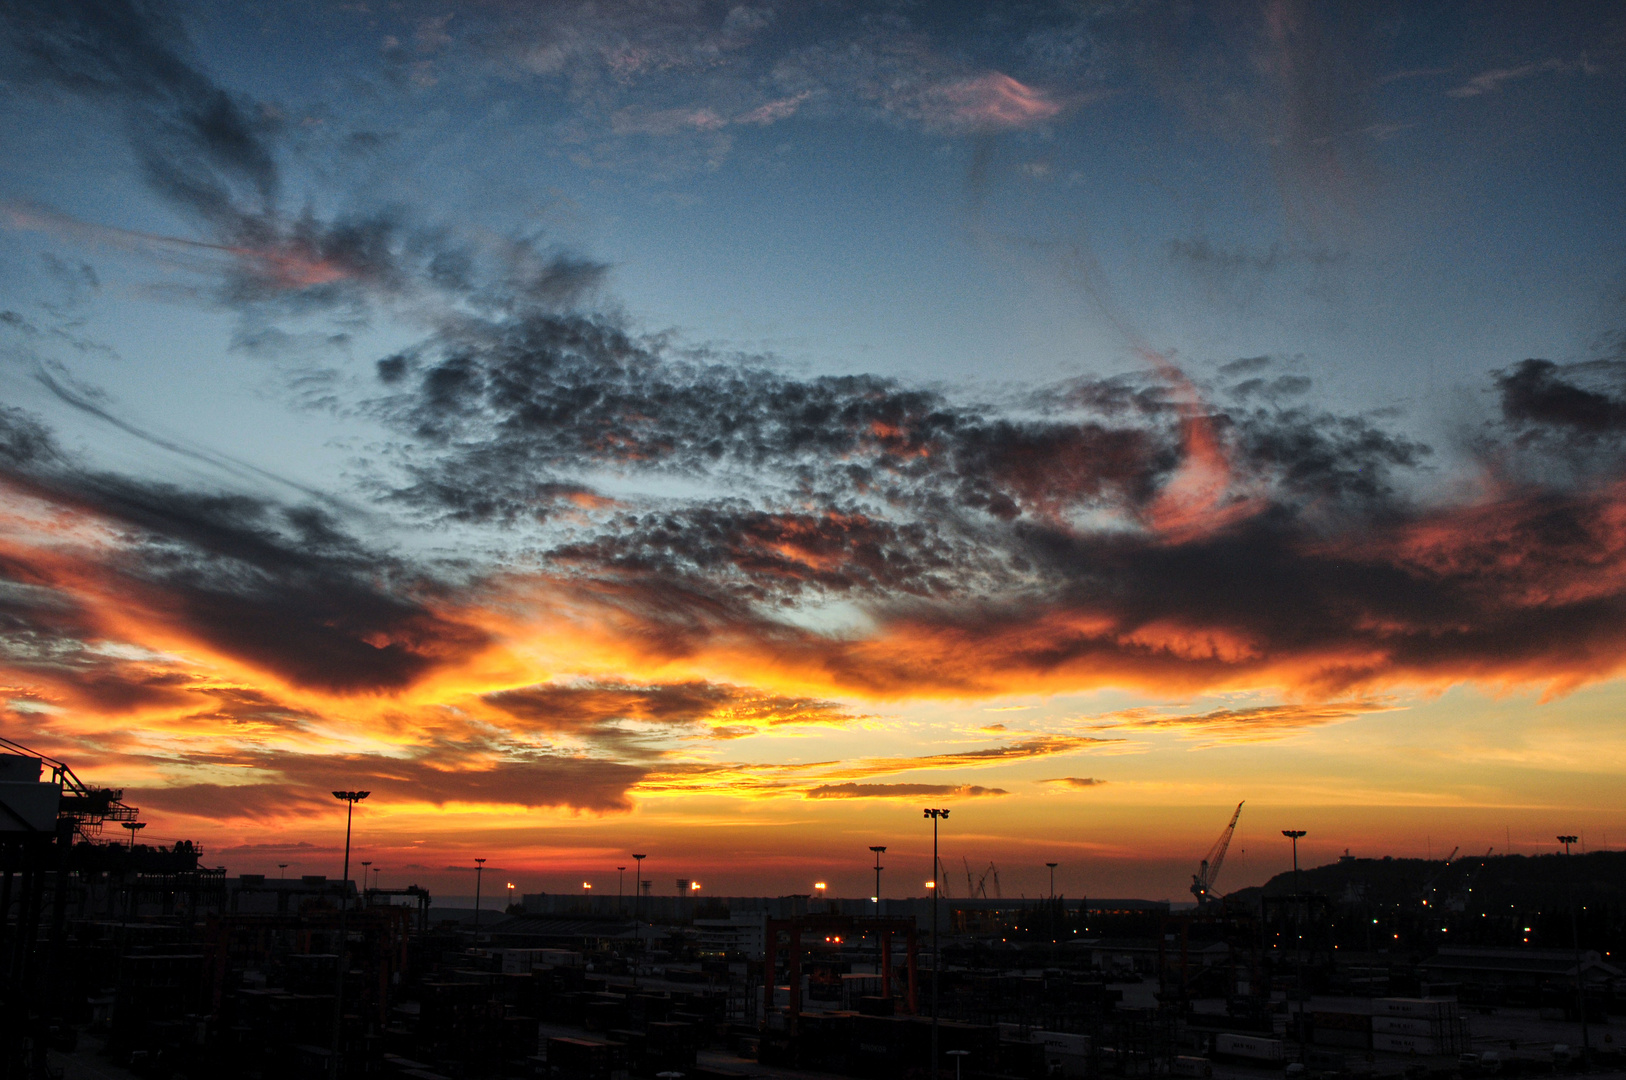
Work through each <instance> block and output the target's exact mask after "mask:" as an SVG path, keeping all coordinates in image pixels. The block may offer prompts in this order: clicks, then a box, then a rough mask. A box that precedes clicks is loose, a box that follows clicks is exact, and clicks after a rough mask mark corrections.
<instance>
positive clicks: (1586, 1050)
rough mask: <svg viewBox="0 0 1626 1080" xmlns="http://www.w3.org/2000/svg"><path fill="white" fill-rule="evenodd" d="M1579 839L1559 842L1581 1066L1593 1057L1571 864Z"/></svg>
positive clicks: (1575, 837) (1573, 872)
mask: <svg viewBox="0 0 1626 1080" xmlns="http://www.w3.org/2000/svg"><path fill="white" fill-rule="evenodd" d="M1579 839H1580V837H1578V836H1560V837H1559V838H1558V842H1559V843H1560V844H1563V845H1564V865H1565V866H1566V867H1567V868H1568V869H1569V896H1570V943H1571V944H1572V945H1573V946H1574V947H1575V1004H1576V1006H1577V1007H1579V1008H1580V1010H1581V1064H1582V1065H1585V1064H1586V1063H1587V1061H1588V1060H1589V1059H1590V1058H1591V1057H1592V1039H1591V1034H1590V1033H1589V1032H1588V1031H1587V1026H1586V983H1585V982H1583V981H1582V979H1581V926H1580V923H1579V922H1577V921H1576V918H1575V864H1574V863H1572V862H1570V845H1571V844H1573V843H1575V842H1576V841H1577V840H1579Z"/></svg>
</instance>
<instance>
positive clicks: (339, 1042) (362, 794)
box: [330, 791, 372, 1080]
mask: <svg viewBox="0 0 1626 1080" xmlns="http://www.w3.org/2000/svg"><path fill="white" fill-rule="evenodd" d="M371 794H372V792H370V791H335V792H334V793H333V797H334V798H335V799H339V800H341V801H343V802H344V804H345V806H344V876H343V878H341V879H340V881H339V947H338V948H337V949H336V950H334V951H335V952H337V953H338V954H339V955H338V956H337V957H336V958H335V959H336V961H337V963H336V965H335V966H337V968H338V971H336V972H335V973H334V976H333V1060H332V1063H331V1065H330V1068H331V1070H332V1076H333V1080H339V1078H340V1077H341V1076H343V1075H344V976H345V972H347V971H348V970H349V969H350V962H349V960H348V958H347V957H346V955H345V954H346V952H347V948H348V946H349V944H350V933H349V928H348V927H347V926H346V919H347V916H348V915H349V914H350V897H348V896H346V895H345V893H346V892H347V891H348V890H349V888H350V823H351V821H352V819H354V817H355V814H356V804H357V803H359V802H360V801H361V800H363V799H365V798H366V797H367V796H369V795H371Z"/></svg>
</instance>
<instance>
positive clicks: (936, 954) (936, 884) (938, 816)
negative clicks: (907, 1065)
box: [923, 809, 949, 1080]
mask: <svg viewBox="0 0 1626 1080" xmlns="http://www.w3.org/2000/svg"><path fill="white" fill-rule="evenodd" d="M923 813H924V816H926V817H928V818H931V821H932V882H931V886H932V1071H931V1073H930V1076H931V1077H932V1080H937V984H938V983H939V982H941V981H942V973H943V953H942V950H941V949H939V947H938V944H937V894H938V893H940V892H942V891H943V890H942V884H943V883H942V882H941V881H938V880H937V868H938V866H939V860H938V858H937V823H938V822H939V821H942V820H944V819H946V818H947V817H948V816H949V812H948V811H947V810H938V809H927V810H925V811H924V812H923Z"/></svg>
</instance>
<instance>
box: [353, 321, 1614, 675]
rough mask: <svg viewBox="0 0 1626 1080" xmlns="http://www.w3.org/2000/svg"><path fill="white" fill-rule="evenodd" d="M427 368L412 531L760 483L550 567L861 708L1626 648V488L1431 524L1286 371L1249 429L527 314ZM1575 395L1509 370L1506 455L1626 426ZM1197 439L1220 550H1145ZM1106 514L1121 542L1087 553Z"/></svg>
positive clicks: (629, 608)
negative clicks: (693, 487)
mask: <svg viewBox="0 0 1626 1080" xmlns="http://www.w3.org/2000/svg"><path fill="white" fill-rule="evenodd" d="M434 348H436V349H440V350H443V351H442V352H441V353H440V354H439V355H436V354H435V353H434V352H432V351H425V352H422V353H420V354H419V355H417V356H416V357H415V358H414V361H413V368H412V372H413V373H412V376H411V378H410V379H407V378H403V379H401V380H399V381H397V382H396V383H394V384H393V386H394V387H404V389H402V390H400V392H398V393H397V394H395V395H394V396H392V397H390V398H388V399H385V401H384V402H383V403H382V404H381V405H380V410H381V415H383V416H384V417H385V418H386V419H389V420H391V421H392V422H395V423H399V424H401V425H403V426H405V427H409V428H410V430H412V431H413V432H415V433H416V434H417V435H418V436H419V437H420V438H421V439H423V440H424V442H423V446H424V449H425V451H426V454H427V456H426V457H424V458H422V459H420V463H419V470H420V476H421V477H422V478H424V482H422V483H420V484H419V485H418V486H416V487H414V488H412V489H410V490H408V491H407V492H405V493H404V497H406V498H408V499H411V500H414V501H416V502H418V503H419V504H420V505H423V506H425V507H428V508H430V509H434V508H435V506H436V501H437V500H438V499H441V498H442V493H444V494H446V495H449V496H450V497H449V498H447V499H445V501H444V502H443V504H442V508H443V509H448V510H453V511H457V512H465V511H466V509H467V507H468V506H469V505H471V502H472V501H475V500H483V504H484V505H487V506H506V507H507V509H506V510H505V511H504V512H502V513H500V514H497V513H493V514H491V515H490V516H493V517H503V518H505V519H508V520H517V519H518V518H519V517H521V516H523V515H524V514H526V513H527V512H534V505H535V502H534V491H535V489H536V485H537V484H538V483H539V482H540V481H539V479H538V478H539V477H545V476H547V475H549V474H550V473H552V472H560V473H566V474H569V473H577V472H580V471H584V470H603V469H614V470H617V471H620V472H623V473H638V472H647V473H653V474H656V475H660V474H663V473H665V474H680V475H687V476H695V477H704V478H710V479H712V480H716V481H721V482H726V483H730V484H735V485H740V484H744V485H747V486H752V485H757V488H756V490H757V494H756V495H755V496H754V497H753V498H752V499H750V500H747V499H745V498H741V499H737V500H730V501H717V500H696V499H672V500H666V501H665V502H664V505H662V506H661V507H659V508H657V509H647V508H636V509H613V508H612V509H609V510H606V511H605V512H603V513H599V514H596V515H592V516H591V517H590V520H588V521H587V522H586V523H585V524H579V525H578V526H577V527H576V531H577V532H578V533H580V534H582V535H581V536H580V537H579V538H578V539H575V540H572V541H570V542H567V543H565V544H562V545H560V546H558V547H556V548H555V549H554V550H553V552H552V556H553V559H554V565H555V567H556V568H558V569H559V570H561V571H564V572H567V573H568V574H569V575H572V576H573V577H574V578H575V579H576V580H577V581H579V582H581V583H582V587H583V589H584V590H585V592H586V594H588V595H593V596H596V597H597V598H598V599H599V600H601V601H602V602H603V603H605V604H607V605H609V606H611V607H614V608H616V609H618V610H620V611H621V612H623V613H630V614H631V615H632V616H633V617H634V619H635V620H636V621H635V625H636V626H637V627H638V630H637V631H636V633H637V636H638V638H639V640H640V641H641V642H642V643H643V646H644V647H647V648H649V649H650V650H651V651H652V652H653V653H655V654H664V655H669V656H676V655H684V654H687V653H689V652H692V651H694V650H698V649H704V648H706V647H708V646H709V645H712V644H715V643H716V642H718V641H724V640H726V641H730V642H734V641H751V642H755V643H757V644H758V646H760V647H761V648H763V649H765V650H767V651H769V652H771V653H772V655H774V656H775V657H776V659H777V660H779V661H782V662H786V663H788V664H790V665H791V666H792V667H797V668H802V669H807V670H817V671H819V672H821V673H823V676H824V677H826V678H830V679H832V680H834V682H835V683H836V684H838V685H842V686H847V687H851V688H855V689H859V690H862V691H864V692H872V693H902V692H907V691H908V690H910V689H918V688H920V687H922V686H935V687H946V688H952V689H956V690H964V691H987V690H991V689H993V688H995V687H997V686H1003V685H1005V684H1006V683H1007V682H1011V681H1019V680H1020V679H1021V678H1023V677H1034V676H1037V677H1040V678H1047V679H1048V678H1055V679H1058V680H1060V681H1061V682H1063V683H1066V682H1068V681H1076V680H1078V679H1084V680H1091V679H1101V678H1130V679H1132V680H1135V681H1145V682H1166V683H1167V684H1169V685H1176V686H1189V687H1195V686H1202V685H1215V684H1220V683H1225V682H1227V681H1229V680H1233V679H1244V680H1258V679H1271V678H1285V679H1287V681H1289V682H1291V683H1293V684H1296V685H1303V686H1308V687H1314V688H1316V691H1317V692H1331V691H1335V690H1337V689H1339V688H1342V687H1346V686H1355V685H1360V684H1363V683H1367V682H1370V681H1372V680H1380V681H1381V680H1382V679H1384V678H1388V677H1393V676H1395V675H1397V674H1400V673H1404V675H1405V677H1408V678H1421V679H1431V678H1445V679H1450V678H1455V677H1492V673H1495V672H1504V673H1510V674H1511V673H1521V674H1518V675H1517V677H1521V678H1522V677H1526V676H1527V675H1528V674H1529V673H1534V672H1545V673H1546V677H1547V678H1552V679H1558V680H1560V681H1563V680H1566V679H1569V678H1571V677H1578V678H1586V677H1590V675H1588V674H1586V673H1587V672H1596V671H1602V670H1606V669H1608V668H1609V667H1610V666H1611V665H1612V664H1613V663H1615V659H1614V658H1615V657H1617V656H1619V655H1620V649H1621V647H1622V644H1623V641H1626V636H1623V632H1622V631H1621V630H1620V629H1619V627H1620V626H1621V625H1626V624H1623V622H1622V615H1623V614H1626V595H1622V594H1621V592H1620V590H1616V589H1614V588H1613V587H1612V586H1610V585H1609V584H1608V582H1610V581H1612V580H1613V577H1612V575H1613V573H1614V568H1615V567H1616V566H1617V564H1618V563H1620V561H1621V560H1622V558H1623V555H1622V552H1620V551H1619V550H1617V545H1615V544H1614V543H1613V542H1612V541H1611V540H1610V536H1611V533H1610V531H1609V528H1608V522H1609V520H1611V519H1610V514H1611V513H1612V512H1613V509H1612V508H1613V507H1614V505H1615V502H1616V495H1615V493H1614V491H1613V489H1611V488H1602V489H1599V488H1588V489H1577V490H1569V491H1563V490H1549V489H1546V488H1543V487H1541V486H1535V487H1530V488H1527V489H1524V490H1516V491H1508V492H1505V493H1504V494H1503V495H1501V496H1500V497H1498V498H1497V499H1496V500H1493V501H1491V502H1489V503H1486V504H1484V505H1481V506H1475V507H1455V508H1442V509H1428V508H1425V507H1421V506H1418V505H1414V504H1413V503H1412V502H1411V501H1410V498H1409V496H1408V495H1407V491H1408V490H1409V489H1410V488H1411V487H1412V486H1413V484H1414V483H1415V481H1416V479H1417V478H1418V476H1419V475H1420V474H1421V471H1422V470H1423V469H1424V468H1425V467H1426V466H1427V463H1428V461H1429V460H1430V452H1429V448H1428V447H1427V446H1425V445H1423V444H1420V443H1418V442H1416V441H1414V440H1411V439H1408V438H1405V437H1403V436H1400V435H1397V434H1395V433H1393V432H1390V431H1387V430H1385V429H1384V427H1383V426H1382V425H1381V424H1379V423H1378V422H1376V421H1374V420H1372V419H1370V418H1365V417H1352V416H1339V415H1335V414H1330V413H1327V412H1324V411H1320V410H1316V409H1312V408H1309V407H1304V406H1298V405H1283V404H1269V403H1268V402H1270V401H1272V399H1277V400H1279V399H1283V398H1292V397H1296V396H1297V395H1298V392H1299V391H1300V390H1301V389H1302V387H1300V386H1299V385H1298V384H1297V383H1287V384H1281V383H1282V380H1283V379H1291V378H1292V377H1291V376H1280V377H1277V378H1275V379H1273V380H1271V381H1270V382H1269V383H1268V384H1266V386H1264V387H1261V388H1257V389H1249V390H1248V391H1247V392H1245V393H1242V394H1240V395H1239V396H1240V397H1242V398H1243V399H1244V400H1245V401H1246V402H1259V403H1258V404H1248V405H1247V406H1246V407H1242V408H1220V407H1216V406H1212V405H1208V406H1201V407H1200V408H1198V409H1196V410H1195V411H1194V410H1193V409H1192V408H1191V407H1186V408H1185V409H1184V410H1182V409H1178V408H1175V407H1174V406H1173V405H1172V404H1170V405H1168V406H1167V407H1165V406H1164V405H1163V404H1162V403H1163V402H1165V401H1168V400H1169V398H1167V397H1159V396H1147V395H1146V392H1145V391H1144V389H1135V388H1134V387H1133V384H1132V383H1117V384H1113V383H1111V382H1106V383H1103V382H1092V383H1087V384H1068V385H1065V386H1061V387H1057V388H1053V389H1052V390H1051V391H1049V392H1048V394H1049V398H1048V400H1049V402H1050V406H1049V408H1048V409H1047V410H1044V411H1042V412H1041V413H1040V415H1039V416H1037V417H1029V418H1025V419H1024V418H1017V417H1010V416H1006V415H1002V414H1001V413H1000V412H999V411H998V410H997V409H995V408H993V407H990V406H972V405H966V404H961V403H956V402H954V401H953V400H952V399H951V398H950V397H948V396H945V395H944V394H941V393H938V392H928V391H924V390H917V389H912V388H909V387H907V386H903V385H900V384H897V383H894V382H891V381H887V380H882V379H875V378H843V379H797V378H793V377H791V376H789V375H786V374H784V373H783V372H780V371H778V370H777V369H774V368H772V367H770V366H767V365H764V364H757V363H752V362H746V361H736V362H731V363H723V362H720V361H716V360H713V359H708V358H705V357H695V356H685V355H673V354H671V353H670V352H669V351H668V350H667V349H665V348H664V347H662V346H660V345H659V344H658V343H656V344H652V343H648V342H644V341H640V340H635V339H633V338H630V337H628V336H627V335H625V334H624V333H622V332H621V331H619V330H617V329H616V328H614V327H613V326H609V325H606V324H603V323H601V322H597V321H594V320H590V319H569V320H565V319H556V318H548V319H525V320H519V321H518V322H517V323H511V324H506V325H498V326H494V327H488V328H487V329H485V330H483V331H482V332H481V333H479V334H467V335H465V336H463V337H461V338H460V339H458V340H455V341H447V342H441V343H437V344H436V345H435V346H434ZM1264 366H1265V364H1264V362H1263V361H1262V360H1260V359H1258V358H1252V359H1249V360H1246V361H1239V362H1236V363H1233V364H1232V365H1229V369H1230V370H1229V371H1228V372H1227V374H1241V373H1249V372H1255V371H1260V370H1262V369H1263V368H1264ZM1560 374H1561V373H1555V372H1554V371H1553V370H1551V369H1550V368H1546V367H1541V366H1539V365H1537V366H1531V365H1523V366H1521V367H1520V368H1519V369H1517V370H1516V371H1515V372H1514V373H1512V374H1510V375H1504V376H1502V380H1501V386H1502V388H1503V393H1504V401H1505V402H1509V403H1511V404H1509V406H1508V409H1507V416H1508V422H1509V424H1510V425H1512V430H1513V431H1514V433H1515V434H1516V433H1517V430H1518V428H1519V425H1521V424H1528V423H1531V422H1533V418H1539V419H1541V420H1543V421H1544V422H1548V425H1549V426H1551V425H1552V424H1558V425H1560V426H1563V425H1568V426H1569V427H1578V428H1581V429H1583V430H1588V431H1595V430H1606V429H1607V428H1608V426H1609V425H1610V424H1611V423H1613V422H1614V421H1613V419H1612V418H1613V415H1614V414H1613V411H1612V410H1613V409H1614V408H1615V406H1614V405H1613V404H1612V402H1613V400H1614V399H1613V398H1612V397H1611V396H1610V395H1609V394H1608V393H1606V392H1605V391H1602V390H1586V391H1580V390H1577V388H1576V387H1574V386H1572V385H1571V384H1570V383H1569V382H1566V381H1564V380H1563V379H1561V378H1560ZM1260 377H1261V378H1263V376H1260ZM1278 384H1281V385H1278ZM1267 389H1268V390H1269V392H1266V391H1267ZM1034 400H1035V399H1034V398H1033V397H1032V396H1030V397H1029V398H1026V399H1024V401H1025V402H1026V404H1027V405H1028V406H1030V407H1031V406H1032V405H1033V402H1034ZM1085 402H1088V403H1091V404H1096V403H1098V404H1099V407H1098V408H1094V409H1090V408H1089V407H1088V406H1086V405H1085V404H1083V403H1085ZM1137 402H1138V403H1140V404H1137ZM1197 423H1200V424H1201V426H1202V430H1203V431H1205V432H1207V433H1208V436H1207V437H1209V438H1211V439H1212V440H1214V441H1215V442H1216V452H1217V453H1218V454H1219V456H1220V459H1221V461H1222V463H1223V466H1224V468H1225V469H1226V470H1227V472H1226V475H1225V477H1224V479H1223V482H1224V483H1225V484H1226V485H1227V486H1228V488H1229V489H1230V490H1231V491H1232V492H1233V493H1234V494H1233V495H1232V496H1231V497H1230V501H1229V502H1224V503H1216V504H1215V506H1214V509H1213V511H1212V513H1213V515H1214V521H1213V524H1212V525H1211V526H1210V527H1206V528H1200V529H1198V530H1196V531H1195V532H1193V533H1191V534H1190V535H1183V536H1180V537H1174V538H1171V537H1168V536H1162V535H1159V534H1158V533H1157V532H1156V530H1155V529H1153V530H1150V531H1148V529H1147V527H1146V525H1147V522H1149V521H1152V520H1154V519H1155V513H1154V510H1155V507H1156V506H1157V505H1158V504H1159V502H1160V500H1162V499H1164V498H1166V497H1167V495H1168V493H1169V492H1170V491H1171V490H1177V489H1178V487H1179V483H1180V479H1181V477H1182V475H1183V472H1182V470H1184V469H1186V468H1188V467H1189V463H1190V461H1191V451H1190V448H1189V445H1190V444H1185V445H1183V440H1184V439H1188V438H1190V435H1189V431H1190V426H1191V425H1192V424H1197ZM431 477H432V478H434V480H435V483H434V484H430V483H428V482H427V481H428V478H431ZM515 478H520V479H521V480H522V483H521V484H519V485H516V484H515V483H514V480H515ZM776 490H777V491H779V492H782V493H783V494H779V495H776V494H775V491H776ZM778 500H782V501H783V502H784V504H785V505H784V507H783V508H782V509H775V508H773V507H774V503H775V502H776V501H778ZM793 507H794V508H793ZM1228 507H1229V508H1231V509H1227V508H1228ZM1089 514H1105V515H1109V516H1114V515H1115V516H1116V517H1117V519H1118V521H1119V522H1120V525H1119V526H1118V527H1116V528H1093V527H1089V526H1088V525H1085V524H1082V523H1081V519H1080V517H1079V515H1089ZM1228 515H1229V516H1228ZM817 595H830V596H845V597H849V598H851V599H854V600H856V601H858V602H859V603H861V604H862V605H863V606H864V608H865V610H866V611H868V612H869V613H870V614H871V615H872V616H873V617H874V618H876V619H877V620H878V628H877V631H876V634H875V636H874V637H870V638H862V639H839V638H832V637H829V636H826V635H822V634H817V633H813V632H810V631H805V630H801V629H797V628H795V627H794V626H793V625H792V624H791V623H788V622H786V621H785V616H786V614H788V611H789V608H788V607H787V605H792V604H794V603H795V602H796V601H797V600H799V599H802V598H808V597H812V596H817ZM1538 628H1539V629H1538ZM949 657H952V658H953V661H952V662H948V658H949Z"/></svg>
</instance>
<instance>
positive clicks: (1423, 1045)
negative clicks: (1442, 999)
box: [1372, 1031, 1441, 1054]
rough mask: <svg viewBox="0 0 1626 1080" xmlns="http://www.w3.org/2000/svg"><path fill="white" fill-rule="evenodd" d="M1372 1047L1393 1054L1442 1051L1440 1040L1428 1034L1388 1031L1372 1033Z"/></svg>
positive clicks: (1435, 1052)
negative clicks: (1398, 1033) (1400, 1033)
mask: <svg viewBox="0 0 1626 1080" xmlns="http://www.w3.org/2000/svg"><path fill="white" fill-rule="evenodd" d="M1372 1049H1374V1050H1386V1051H1388V1052H1389V1053H1391V1054H1438V1053H1440V1052H1441V1047H1440V1045H1439V1042H1438V1041H1437V1040H1435V1039H1431V1038H1429V1037H1428V1036H1426V1035H1392V1034H1389V1033H1387V1032H1376V1031H1374V1032H1373V1033H1372Z"/></svg>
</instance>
